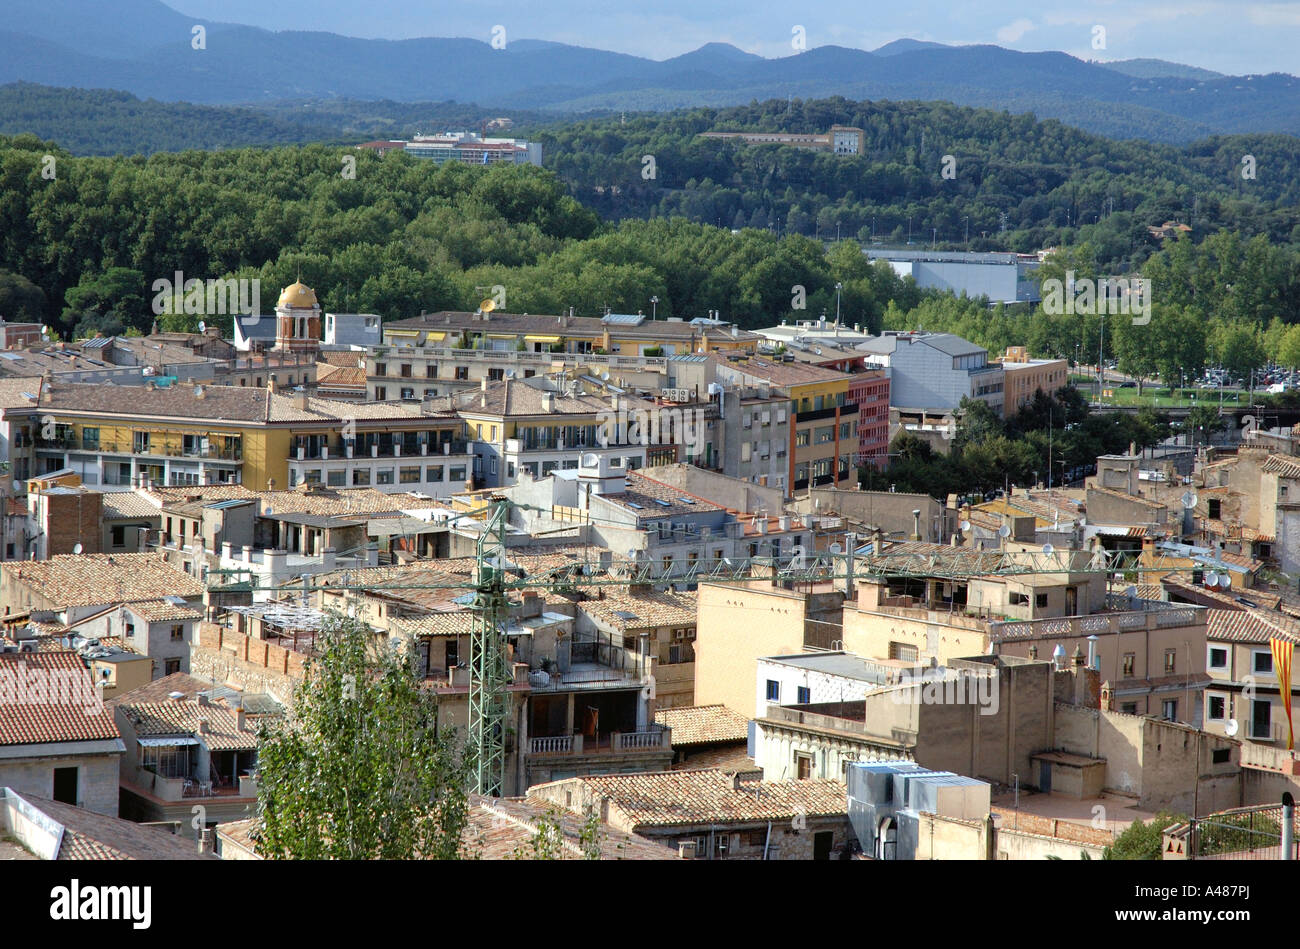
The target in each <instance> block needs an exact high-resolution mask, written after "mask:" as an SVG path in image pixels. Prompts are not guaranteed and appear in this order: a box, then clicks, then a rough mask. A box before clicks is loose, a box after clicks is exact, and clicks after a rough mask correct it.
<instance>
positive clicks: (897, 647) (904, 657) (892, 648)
mask: <svg viewBox="0 0 1300 949" xmlns="http://www.w3.org/2000/svg"><path fill="white" fill-rule="evenodd" d="M889 658H890V659H897V660H898V661H900V662H916V647H915V646H911V645H908V644H907V643H890V644H889Z"/></svg>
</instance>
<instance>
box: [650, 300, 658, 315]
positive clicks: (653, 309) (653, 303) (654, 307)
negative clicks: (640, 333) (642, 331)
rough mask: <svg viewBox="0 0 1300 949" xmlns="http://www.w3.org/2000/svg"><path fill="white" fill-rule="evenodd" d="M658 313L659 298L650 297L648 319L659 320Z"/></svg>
mask: <svg viewBox="0 0 1300 949" xmlns="http://www.w3.org/2000/svg"><path fill="white" fill-rule="evenodd" d="M658 313H659V298H658V297H651V298H650V319H652V320H656V319H658V318H659V317H658Z"/></svg>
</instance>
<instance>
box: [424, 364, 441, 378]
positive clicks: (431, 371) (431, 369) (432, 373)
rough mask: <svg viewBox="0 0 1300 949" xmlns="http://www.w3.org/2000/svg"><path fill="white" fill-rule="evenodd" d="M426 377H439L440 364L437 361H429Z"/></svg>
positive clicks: (425, 370)
mask: <svg viewBox="0 0 1300 949" xmlns="http://www.w3.org/2000/svg"><path fill="white" fill-rule="evenodd" d="M424 378H426V379H437V378H438V364H437V363H432V362H431V363H429V364H428V365H427V366H425V367H424Z"/></svg>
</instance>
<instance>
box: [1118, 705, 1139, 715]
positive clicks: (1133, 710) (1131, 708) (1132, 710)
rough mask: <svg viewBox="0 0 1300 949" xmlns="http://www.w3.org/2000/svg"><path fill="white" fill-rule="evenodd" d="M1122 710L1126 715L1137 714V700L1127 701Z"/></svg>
mask: <svg viewBox="0 0 1300 949" xmlns="http://www.w3.org/2000/svg"><path fill="white" fill-rule="evenodd" d="M1120 711H1121V712H1123V713H1124V714H1125V715H1136V714H1137V713H1138V704H1137V703H1136V702H1125V703H1124V704H1123V705H1122V706H1121V707H1120Z"/></svg>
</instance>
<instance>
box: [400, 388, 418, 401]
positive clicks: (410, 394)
mask: <svg viewBox="0 0 1300 949" xmlns="http://www.w3.org/2000/svg"><path fill="white" fill-rule="evenodd" d="M402 398H403V399H414V398H415V390H414V389H412V388H410V387H408V386H403V387H402Z"/></svg>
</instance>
